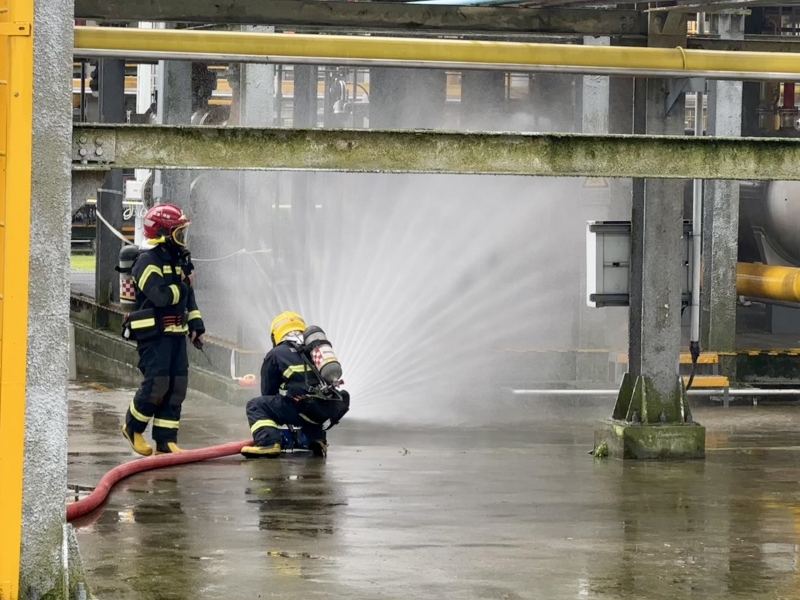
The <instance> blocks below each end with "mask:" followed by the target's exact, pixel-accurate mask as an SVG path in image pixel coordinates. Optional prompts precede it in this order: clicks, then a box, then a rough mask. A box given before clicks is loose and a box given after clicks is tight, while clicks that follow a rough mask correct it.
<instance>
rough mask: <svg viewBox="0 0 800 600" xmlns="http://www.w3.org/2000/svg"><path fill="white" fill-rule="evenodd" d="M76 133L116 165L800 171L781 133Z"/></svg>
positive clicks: (717, 173)
mask: <svg viewBox="0 0 800 600" xmlns="http://www.w3.org/2000/svg"><path fill="white" fill-rule="evenodd" d="M73 135H74V136H76V137H80V136H81V135H84V136H86V137H89V138H95V137H98V136H101V137H104V138H105V139H106V140H107V142H108V143H107V146H108V147H109V148H111V147H113V148H114V155H115V162H114V165H115V166H117V167H119V168H137V167H138V168H175V169H181V168H195V169H207V168H212V169H213V168H220V169H271V170H283V169H314V170H333V171H351V172H414V173H486V174H517V175H539V176H585V177H655V178H666V179H670V178H672V179H676V178H677V179H684V178H688V179H691V178H700V179H732V180H737V179H764V177H768V178H771V179H785V180H798V179H800V170H798V169H797V168H796V165H797V164H798V162H800V140H795V139H783V138H772V139H756V138H692V137H679V136H645V135H641V136H638V135H637V136H623V135H603V136H597V135H583V134H507V133H456V132H440V131H436V132H433V131H381V130H369V131H366V130H365V131H361V130H347V131H344V130H323V129H314V130H303V129H295V130H291V129H255V128H237V127H187V126H149V125H138V126H134V125H117V126H103V125H97V124H92V125H76V126H75V128H74V133H73ZM112 140H114V141H113V142H112ZM109 156H110V154H109ZM98 166H99V165H94V166H93V165H80V164H76V165H74V166H73V168H76V169H78V170H80V169H95V168H97V167H98Z"/></svg>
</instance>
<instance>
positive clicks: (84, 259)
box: [70, 254, 95, 272]
mask: <svg viewBox="0 0 800 600" xmlns="http://www.w3.org/2000/svg"><path fill="white" fill-rule="evenodd" d="M70 266H71V267H72V269H73V270H74V271H87V272H88V271H94V266H95V257H94V254H73V255H72V256H70Z"/></svg>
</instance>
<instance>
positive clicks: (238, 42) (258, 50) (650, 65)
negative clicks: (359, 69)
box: [75, 27, 800, 81]
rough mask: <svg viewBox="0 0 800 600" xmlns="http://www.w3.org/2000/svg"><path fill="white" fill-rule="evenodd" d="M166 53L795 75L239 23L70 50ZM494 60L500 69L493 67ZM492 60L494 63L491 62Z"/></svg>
mask: <svg viewBox="0 0 800 600" xmlns="http://www.w3.org/2000/svg"><path fill="white" fill-rule="evenodd" d="M109 53H115V54H116V55H117V56H124V57H126V58H141V59H144V58H153V57H161V58H169V59H172V60H200V59H199V58H197V57H198V55H202V56H203V57H204V58H205V59H209V58H211V59H212V60H214V58H215V59H216V60H227V59H232V60H234V61H239V62H244V61H247V60H248V59H249V61H252V62H256V60H254V59H257V61H258V62H264V61H268V62H273V63H275V62H284V63H287V64H288V63H290V62H292V63H294V64H303V63H311V64H318V65H321V64H336V65H342V66H378V65H380V66H402V67H411V66H418V67H421V68H422V67H424V68H455V69H463V68H467V66H469V65H473V66H474V67H473V68H480V69H481V70H487V69H488V70H512V71H517V72H522V71H527V70H539V71H542V70H547V71H554V70H555V71H557V72H569V71H565V70H564V69H568V70H571V71H572V72H575V73H592V74H595V73H596V74H603V75H629V76H630V75H635V76H637V77H647V76H650V77H677V76H686V74H688V73H691V74H692V75H693V76H705V77H713V78H733V79H738V78H742V77H745V78H747V79H751V78H755V79H761V78H769V79H771V78H773V77H775V76H776V74H778V73H780V74H782V76H783V80H784V81H791V80H792V79H797V75H798V74H800V55H797V54H792V53H787V52H782V53H769V52H716V51H709V50H686V49H683V48H672V49H670V48H641V47H636V48H631V47H623V46H582V45H564V44H531V43H515V42H487V41H468V40H443V39H402V38H382V37H365V36H333V35H323V36H320V35H286V34H280V33H255V32H244V31H205V30H204V31H197V30H187V29H181V30H174V29H173V30H141V29H128V28H118V27H76V28H75V55H76V56H84V57H85V56H92V57H100V56H104V57H108V56H109ZM500 65H502V67H503V68H502V69H498V67H499V66H500ZM492 67H494V68H492Z"/></svg>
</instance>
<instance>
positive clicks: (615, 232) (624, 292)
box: [586, 221, 692, 308]
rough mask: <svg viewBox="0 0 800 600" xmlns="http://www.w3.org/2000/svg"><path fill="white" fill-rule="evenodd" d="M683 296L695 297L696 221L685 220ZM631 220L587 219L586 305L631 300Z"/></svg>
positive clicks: (592, 305) (600, 305) (598, 305)
mask: <svg viewBox="0 0 800 600" xmlns="http://www.w3.org/2000/svg"><path fill="white" fill-rule="evenodd" d="M679 243H681V244H682V245H683V248H684V254H683V256H684V258H683V265H682V267H683V273H682V277H681V291H682V294H683V296H682V300H683V302H684V303H688V302H689V301H690V300H691V286H692V225H691V223H690V222H688V221H686V222H684V224H683V239H682V240H681V241H680V242H679ZM630 275H631V222H630V221H588V222H587V223H586V305H587V306H589V307H591V308H602V307H604V306H628V305H629V304H630Z"/></svg>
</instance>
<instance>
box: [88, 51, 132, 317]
mask: <svg viewBox="0 0 800 600" xmlns="http://www.w3.org/2000/svg"><path fill="white" fill-rule="evenodd" d="M97 70H98V74H99V93H100V122H101V123H124V122H125V121H126V115H125V61H122V60H101V61H99V64H98V67H97ZM102 189H103V191H100V192H98V194H97V211H98V212H99V213H100V214H101V215H102V216H103V218H105V220H106V221H108V223H109V224H110V225H111V226H112V227H114V228H115V229H116V230H117V231H121V230H122V193H123V188H122V171H121V170H119V169H114V170H112V171H110V172H109V173H108V175H107V176H106V180H105V182H104V184H103V188H102ZM96 240H97V245H96V248H97V262H96V267H95V299H96V300H97V303H98V304H100V305H101V306H106V305H108V304H109V303H110V302H112V301H114V300H115V299H117V298H119V274H118V273H117V272H116V271H115V270H114V267H115V266H116V265H117V261H118V258H119V251H120V247H121V246H122V242H121V241H120V239H119V238H118V237H117V236H116V235H114V233H112V232H111V230H110V229H109V228H108V227H107V226H106V225H105V224H104V223H103V222H102V221H101V220H100V218H99V217H98V219H97V237H96ZM96 326H97V327H99V328H104V327H107V326H108V316H107V314H106V313H104V312H100V313H98V315H97V323H96Z"/></svg>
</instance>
